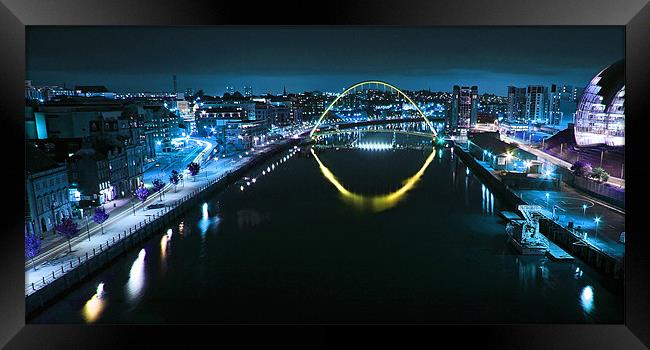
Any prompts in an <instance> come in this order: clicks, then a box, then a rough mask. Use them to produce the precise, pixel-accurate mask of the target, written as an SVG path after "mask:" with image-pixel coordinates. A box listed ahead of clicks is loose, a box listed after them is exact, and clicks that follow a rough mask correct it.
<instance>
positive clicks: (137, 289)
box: [126, 248, 147, 300]
mask: <svg viewBox="0 0 650 350" xmlns="http://www.w3.org/2000/svg"><path fill="white" fill-rule="evenodd" d="M146 255H147V252H146V251H145V250H144V248H143V249H142V250H140V253H139V254H138V257H137V258H136V259H135V261H134V262H133V265H132V266H131V270H130V271H129V281H128V282H127V283H126V292H127V294H128V296H129V299H130V300H135V299H137V298H139V297H140V296H141V295H142V289H143V287H144V279H145V273H144V258H145V256H146Z"/></svg>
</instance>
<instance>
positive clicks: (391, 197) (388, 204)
mask: <svg viewBox="0 0 650 350" xmlns="http://www.w3.org/2000/svg"><path fill="white" fill-rule="evenodd" d="M310 151H311V154H312V155H313V156H314V159H316V162H317V163H318V165H319V168H320V171H321V172H322V173H323V176H325V178H326V179H327V180H328V181H329V182H331V183H332V185H334V187H336V189H337V190H338V191H339V192H340V193H341V194H342V195H343V198H344V199H346V200H347V201H349V202H350V203H352V204H353V205H355V206H357V207H361V208H370V209H371V210H373V211H375V212H379V211H382V210H386V209H390V208H392V207H394V206H395V205H396V204H397V203H398V202H399V200H400V199H401V198H402V197H403V196H404V195H405V194H406V192H408V191H409V190H410V189H412V188H413V186H415V184H416V183H417V182H418V181H419V180H420V177H422V174H424V171H425V170H426V169H427V168H428V167H429V164H431V162H432V161H433V158H435V157H436V149H435V148H433V149H432V150H431V154H429V156H428V157H427V159H426V160H425V161H424V164H422V167H420V169H419V170H418V171H417V172H416V173H415V174H414V175H413V176H411V177H409V178H408V179H406V180H404V182H403V183H402V187H400V188H398V189H397V190H395V191H393V192H391V193H388V194H383V195H374V196H365V195H362V194H358V193H354V192H350V191H349V190H348V189H347V188H345V186H343V185H342V184H341V182H340V181H339V180H338V179H337V178H336V176H334V173H332V171H330V170H329V169H328V168H327V167H326V166H325V164H323V162H322V161H321V160H320V158H319V157H318V155H317V154H316V152H314V149H313V148H312V149H310Z"/></svg>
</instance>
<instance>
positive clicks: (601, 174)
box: [589, 167, 609, 182]
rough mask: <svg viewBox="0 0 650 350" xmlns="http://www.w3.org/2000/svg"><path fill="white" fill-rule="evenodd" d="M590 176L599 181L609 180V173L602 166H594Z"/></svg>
mask: <svg viewBox="0 0 650 350" xmlns="http://www.w3.org/2000/svg"><path fill="white" fill-rule="evenodd" d="M589 176H590V177H591V178H592V179H594V180H596V181H598V182H607V180H609V174H608V173H607V172H606V171H605V169H603V168H601V167H598V168H594V170H593V171H592V172H591V174H590V175H589Z"/></svg>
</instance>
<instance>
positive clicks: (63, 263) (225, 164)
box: [25, 138, 290, 296]
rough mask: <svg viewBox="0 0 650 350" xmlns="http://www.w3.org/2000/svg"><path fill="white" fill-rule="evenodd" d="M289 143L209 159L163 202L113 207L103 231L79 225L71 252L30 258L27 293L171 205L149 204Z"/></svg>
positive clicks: (207, 145) (64, 246) (174, 197)
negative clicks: (217, 158) (160, 206)
mask: <svg viewBox="0 0 650 350" xmlns="http://www.w3.org/2000/svg"><path fill="white" fill-rule="evenodd" d="M193 140H194V141H195V142H198V143H200V144H202V145H203V146H204V151H206V153H208V152H210V151H211V150H212V148H213V147H214V146H215V144H214V143H212V142H210V141H209V140H206V139H200V138H193ZM289 142H290V139H285V140H283V141H276V142H275V143H272V144H270V145H268V146H265V147H262V148H257V149H255V150H254V151H250V150H249V151H246V152H242V153H241V154H239V155H234V156H232V157H229V158H226V159H219V160H210V161H208V162H207V163H206V162H202V164H201V171H200V173H199V174H198V175H197V176H196V177H195V178H194V179H193V178H192V177H191V176H189V175H185V179H184V182H183V183H182V184H179V185H178V186H177V188H176V190H174V188H173V185H171V184H167V185H166V186H165V188H164V189H163V197H162V198H163V199H162V201H161V199H160V196H159V194H158V193H155V194H152V195H151V196H149V198H147V200H146V201H144V202H138V203H137V204H135V203H133V202H131V204H129V205H127V206H122V210H114V211H113V212H112V213H111V214H110V217H109V218H108V220H107V221H106V222H105V223H104V225H103V232H104V233H103V234H102V233H101V230H102V228H101V227H100V226H99V225H95V226H93V227H91V228H90V229H89V230H88V231H86V227H85V226H81V225H80V227H79V229H80V231H81V232H80V234H79V236H77V237H75V238H74V239H72V240H71V246H72V252H69V248H68V242H67V241H63V242H61V243H60V244H59V245H58V246H56V247H53V248H51V249H49V250H48V251H47V252H44V253H41V255H40V256H39V257H37V258H36V259H35V260H34V263H35V265H36V268H34V266H33V265H32V262H31V261H26V262H25V295H26V296H28V295H30V294H32V293H34V292H35V291H36V290H38V289H40V288H42V287H43V286H45V285H47V284H48V283H49V282H51V281H52V280H54V279H56V278H58V277H61V275H62V274H65V273H67V272H68V271H70V270H71V269H74V268H76V267H77V266H78V265H79V263H80V262H83V261H85V260H86V259H87V257H91V256H92V255H93V253H94V252H99V251H100V250H102V249H106V247H107V245H112V244H113V242H118V241H119V240H120V239H122V238H124V233H125V232H127V233H128V232H129V229H131V230H133V229H134V228H135V227H138V228H139V227H140V225H142V226H145V225H146V224H147V223H148V222H150V221H152V220H155V219H156V218H157V217H158V216H159V215H162V214H163V213H164V212H165V211H167V210H168V208H161V209H148V210H146V207H147V206H149V205H151V204H157V203H162V204H170V203H174V202H176V201H181V200H183V199H184V197H186V196H188V195H189V194H190V193H192V192H194V191H197V190H200V189H201V188H202V187H204V186H206V185H207V184H208V182H209V181H212V180H216V179H217V178H219V177H221V176H223V175H225V174H226V173H228V172H231V171H233V170H236V169H239V168H240V167H242V166H243V165H245V164H246V163H248V162H250V161H251V160H252V159H253V158H255V156H256V155H259V154H262V153H266V152H269V151H271V150H272V149H275V148H278V147H281V146H283V145H285V144H286V143H289ZM201 156H202V155H201V154H198V155H197V156H196V157H195V159H194V161H199V160H200V158H201Z"/></svg>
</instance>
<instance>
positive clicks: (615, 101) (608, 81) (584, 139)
mask: <svg viewBox="0 0 650 350" xmlns="http://www.w3.org/2000/svg"><path fill="white" fill-rule="evenodd" d="M575 138H576V143H577V144H578V145H580V146H587V145H597V144H605V145H608V146H625V60H620V61H618V62H616V63H614V64H612V65H611V66H609V67H607V68H605V69H603V70H602V71H601V72H600V73H598V75H596V76H595V77H594V78H593V79H591V81H590V82H589V85H587V87H586V88H585V91H584V93H583V95H582V98H581V100H580V103H579V104H578V109H577V111H576V117H575Z"/></svg>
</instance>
